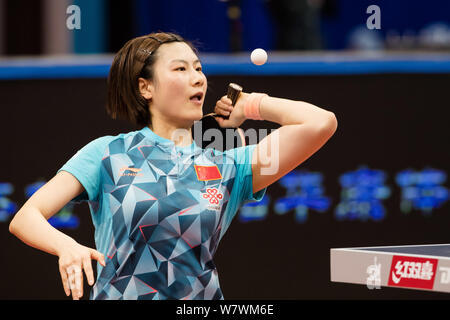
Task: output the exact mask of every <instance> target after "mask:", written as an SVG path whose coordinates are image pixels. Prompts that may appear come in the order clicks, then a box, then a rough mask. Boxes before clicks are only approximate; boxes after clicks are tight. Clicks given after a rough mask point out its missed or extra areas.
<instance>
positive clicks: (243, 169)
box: [220, 144, 267, 238]
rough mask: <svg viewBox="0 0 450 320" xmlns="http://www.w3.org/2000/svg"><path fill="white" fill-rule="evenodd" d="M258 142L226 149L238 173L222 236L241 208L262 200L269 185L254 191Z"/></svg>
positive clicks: (227, 155)
mask: <svg viewBox="0 0 450 320" xmlns="http://www.w3.org/2000/svg"><path fill="white" fill-rule="evenodd" d="M255 148H256V144H253V145H248V146H244V147H239V148H235V149H230V150H227V151H225V152H224V153H225V154H226V158H227V159H228V158H232V159H233V162H234V165H235V166H236V175H235V180H234V183H233V187H232V191H231V194H230V199H229V201H228V205H227V209H226V211H225V218H224V220H223V225H222V231H221V234H220V238H222V237H223V235H224V234H225V232H226V230H227V229H228V227H229V226H230V224H231V221H232V220H233V218H234V216H235V215H236V213H237V211H238V210H239V208H240V207H241V206H242V205H244V204H245V203H246V202H249V201H261V200H262V199H263V197H264V195H265V193H266V190H267V187H266V188H264V189H261V190H259V191H258V192H256V193H253V173H252V157H253V152H254V150H255Z"/></svg>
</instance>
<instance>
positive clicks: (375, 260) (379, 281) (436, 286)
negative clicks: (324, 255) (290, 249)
mask: <svg viewBox="0 0 450 320" xmlns="http://www.w3.org/2000/svg"><path fill="white" fill-rule="evenodd" d="M330 271H331V281H332V282H344V283H353V284H364V285H366V286H367V288H368V289H380V288H381V287H397V288H407V289H416V290H426V291H439V292H450V244H431V245H407V246H384V247H358V248H332V249H330Z"/></svg>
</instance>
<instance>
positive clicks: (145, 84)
mask: <svg viewBox="0 0 450 320" xmlns="http://www.w3.org/2000/svg"><path fill="white" fill-rule="evenodd" d="M138 87H139V92H140V93H141V95H142V96H143V97H144V98H145V99H147V100H150V99H151V98H152V97H153V84H152V82H151V81H150V80H147V79H144V78H139V79H138Z"/></svg>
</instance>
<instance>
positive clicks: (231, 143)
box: [192, 83, 246, 151]
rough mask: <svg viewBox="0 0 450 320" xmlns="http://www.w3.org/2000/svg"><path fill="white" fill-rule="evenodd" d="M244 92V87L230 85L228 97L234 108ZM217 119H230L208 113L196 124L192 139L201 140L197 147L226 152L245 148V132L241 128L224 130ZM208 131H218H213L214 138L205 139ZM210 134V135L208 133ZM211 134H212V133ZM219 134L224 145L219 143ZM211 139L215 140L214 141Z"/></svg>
mask: <svg viewBox="0 0 450 320" xmlns="http://www.w3.org/2000/svg"><path fill="white" fill-rule="evenodd" d="M241 92H242V87H241V86H240V85H238V84H235V83H230V84H229V85H228V91H227V97H228V98H229V99H231V104H232V105H233V106H234V105H235V104H236V101H237V100H238V99H239V95H240V93H241ZM215 117H222V118H224V119H228V118H229V116H224V115H220V114H217V113H214V112H212V113H208V114H207V115H205V116H203V117H202V119H201V120H199V121H197V123H195V124H194V128H193V129H192V137H193V139H194V140H195V139H196V138H197V140H198V137H200V138H201V141H197V140H195V141H196V143H197V145H199V146H201V148H202V149H207V148H215V149H216V150H219V151H225V150H228V149H232V148H236V147H241V146H245V145H246V144H245V136H244V132H243V130H242V129H241V128H222V127H221V126H220V125H219V123H218V122H217V120H216V119H215ZM208 129H216V130H212V131H210V132H212V136H211V137H209V135H208V136H207V137H206V138H208V139H205V136H204V133H205V132H206V131H207V130H208ZM207 134H208V133H207ZM210 134H211V133H210ZM217 134H220V135H221V137H222V143H220V140H218V141H217V138H218V137H217ZM210 138H212V139H214V140H213V141H211V140H210Z"/></svg>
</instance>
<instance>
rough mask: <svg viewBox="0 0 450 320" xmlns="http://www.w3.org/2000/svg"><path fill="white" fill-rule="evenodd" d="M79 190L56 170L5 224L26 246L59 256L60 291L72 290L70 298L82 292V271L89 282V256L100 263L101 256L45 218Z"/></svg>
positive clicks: (71, 179)
mask: <svg viewBox="0 0 450 320" xmlns="http://www.w3.org/2000/svg"><path fill="white" fill-rule="evenodd" d="M83 191H84V188H83V186H82V185H81V183H80V182H79V181H78V180H77V179H76V178H75V177H74V176H73V175H71V174H70V173H68V172H66V171H60V172H59V173H58V174H56V175H55V176H54V177H53V178H52V179H51V180H50V181H48V182H47V183H46V184H45V185H44V186H42V187H41V188H40V189H39V190H38V191H36V192H35V193H34V194H33V195H32V196H31V197H30V198H29V199H28V201H27V202H26V203H25V204H24V205H23V206H22V207H21V208H20V210H19V211H18V212H17V213H16V214H15V216H14V218H13V219H12V221H11V223H10V224H9V231H10V232H11V233H12V234H14V235H15V236H16V237H18V238H19V239H20V240H22V241H23V242H24V243H26V244H27V245H29V246H31V247H34V248H36V249H39V250H42V251H44V252H47V253H50V254H53V255H56V256H58V257H59V260H58V262H59V271H60V273H61V279H62V282H63V286H64V291H65V293H66V295H67V296H68V295H70V291H71V290H72V297H73V299H79V298H80V297H81V296H82V293H83V274H82V270H83V269H84V272H85V273H86V278H87V280H88V283H89V284H90V285H93V283H94V275H93V271H92V266H91V259H95V260H97V261H98V262H99V263H100V264H102V265H103V266H104V265H105V262H104V256H103V255H102V254H101V253H99V252H98V251H96V250H94V249H91V248H88V247H85V246H83V245H81V244H79V243H77V242H76V241H75V240H74V239H73V238H71V237H69V236H68V235H66V234H64V233H62V232H61V231H59V230H58V229H56V228H54V227H53V226H52V225H51V224H50V223H49V222H48V221H47V220H48V219H50V218H51V217H52V216H53V215H55V214H56V213H57V212H59V211H60V210H61V209H62V208H63V207H64V206H65V205H66V204H67V203H69V202H70V201H71V200H72V199H73V198H75V197H77V196H78V195H79V194H81V193H82V192H83ZM69 267H74V274H69V273H68V270H67V269H68V268H69ZM77 269H79V271H81V272H77ZM69 271H70V270H69ZM69 278H70V279H69ZM69 280H70V281H71V285H69Z"/></svg>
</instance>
